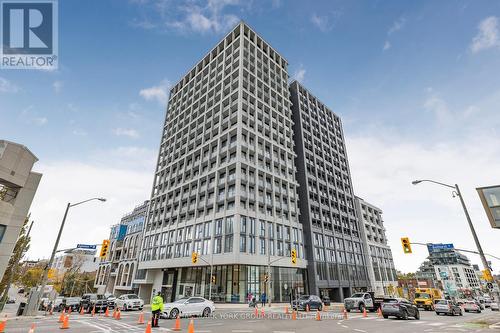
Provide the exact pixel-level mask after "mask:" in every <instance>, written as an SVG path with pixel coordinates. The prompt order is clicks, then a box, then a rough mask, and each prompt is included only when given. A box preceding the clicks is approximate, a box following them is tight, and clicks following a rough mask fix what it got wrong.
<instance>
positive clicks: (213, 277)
mask: <svg viewBox="0 0 500 333" xmlns="http://www.w3.org/2000/svg"><path fill="white" fill-rule="evenodd" d="M212 284H215V275H212Z"/></svg>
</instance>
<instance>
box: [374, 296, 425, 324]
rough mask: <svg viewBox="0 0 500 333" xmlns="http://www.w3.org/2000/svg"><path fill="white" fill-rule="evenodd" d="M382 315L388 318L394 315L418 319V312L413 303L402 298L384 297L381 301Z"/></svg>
mask: <svg viewBox="0 0 500 333" xmlns="http://www.w3.org/2000/svg"><path fill="white" fill-rule="evenodd" d="M382 316H383V317H384V318H388V317H389V316H394V317H397V318H401V319H408V317H413V318H415V319H417V320H419V319H420V312H419V311H418V308H417V306H416V305H415V304H412V303H411V302H410V301H408V300H407V299H404V298H384V301H383V303H382Z"/></svg>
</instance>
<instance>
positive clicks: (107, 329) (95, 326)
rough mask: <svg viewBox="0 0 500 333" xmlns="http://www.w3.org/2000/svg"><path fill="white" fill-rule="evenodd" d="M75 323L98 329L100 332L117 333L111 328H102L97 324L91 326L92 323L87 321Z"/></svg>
mask: <svg viewBox="0 0 500 333" xmlns="http://www.w3.org/2000/svg"><path fill="white" fill-rule="evenodd" d="M75 322H77V323H83V324H85V325H89V326H90V327H93V328H97V329H98V330H100V332H116V331H115V330H112V329H111V328H109V327H102V326H99V325H96V324H91V323H89V322H87V321H86V320H85V321H80V320H75Z"/></svg>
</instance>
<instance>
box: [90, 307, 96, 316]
mask: <svg viewBox="0 0 500 333" xmlns="http://www.w3.org/2000/svg"><path fill="white" fill-rule="evenodd" d="M90 314H91V315H92V317H93V316H94V315H95V305H94V306H93V307H92V311H91V312H90Z"/></svg>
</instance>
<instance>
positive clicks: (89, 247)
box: [76, 244, 96, 250]
mask: <svg viewBox="0 0 500 333" xmlns="http://www.w3.org/2000/svg"><path fill="white" fill-rule="evenodd" d="M76 248H77V249H87V250H95V249H96V246H95V245H89V244H77V245H76Z"/></svg>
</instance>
